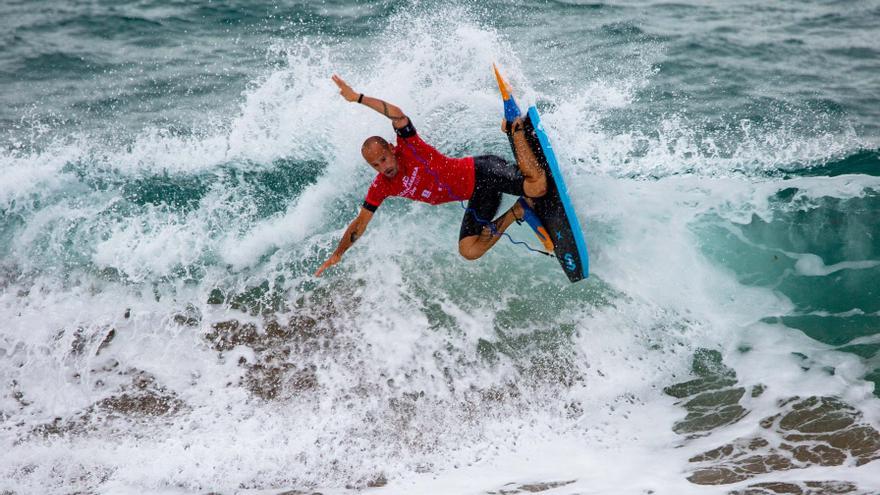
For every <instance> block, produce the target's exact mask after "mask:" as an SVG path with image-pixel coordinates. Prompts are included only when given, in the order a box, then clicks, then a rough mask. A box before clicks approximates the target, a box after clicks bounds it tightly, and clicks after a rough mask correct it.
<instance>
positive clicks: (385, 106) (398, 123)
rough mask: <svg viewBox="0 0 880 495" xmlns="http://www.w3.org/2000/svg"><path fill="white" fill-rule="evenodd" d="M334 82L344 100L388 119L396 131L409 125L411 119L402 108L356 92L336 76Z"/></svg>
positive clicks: (334, 75)
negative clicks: (369, 109)
mask: <svg viewBox="0 0 880 495" xmlns="http://www.w3.org/2000/svg"><path fill="white" fill-rule="evenodd" d="M333 82H334V83H336V85H337V86H339V94H341V95H342V97H343V98H345V99H346V100H348V101H352V102H358V103H360V104H361V105H365V106H368V107H370V108H372V109H373V110H375V111H377V112H379V113H381V114H382V115H384V116H386V117H388V118H389V119H391V125H393V126H394V128H395V129H400V128H401V127H405V126H406V124H409V118H408V117H407V116H406V115H404V113H403V110H401V109H400V107H398V106H396V105H392V104H391V103H388V102H387V101H384V100H380V99H379V98H373V97H372V96H367V95H365V94H363V93H357V92H355V90H353V89H351V86H349V85H348V83H347V82H345V81H344V80H343V79H342V78H341V77H339V76H337V75H336V74H333Z"/></svg>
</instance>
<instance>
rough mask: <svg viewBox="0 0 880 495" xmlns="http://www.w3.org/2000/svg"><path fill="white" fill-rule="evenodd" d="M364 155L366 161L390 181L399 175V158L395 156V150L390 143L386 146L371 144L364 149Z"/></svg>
mask: <svg viewBox="0 0 880 495" xmlns="http://www.w3.org/2000/svg"><path fill="white" fill-rule="evenodd" d="M362 154H363V155H364V160H366V161H367V163H369V164H370V166H371V167H373V170H375V171H376V172H379V173H380V174H382V175H384V176H385V177H387V178H389V179H393V178H394V176H395V175H397V172H398V169H399V167H398V166H397V157H395V156H394V148H392V147H391V144H390V143H389V144H387V145H384V146H383V145H381V144H379V143H371V144H370V145H369V146H367V147H366V148H364V149H363V151H362Z"/></svg>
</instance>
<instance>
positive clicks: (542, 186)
mask: <svg viewBox="0 0 880 495" xmlns="http://www.w3.org/2000/svg"><path fill="white" fill-rule="evenodd" d="M511 127H512V129H511V131H510V132H511V135H512V136H513V150H514V155H515V157H516V165H517V166H518V167H519V170H520V172H522V174H523V192H524V193H525V196H526V197H527V198H540V197H541V196H543V195H545V194H547V174H545V173H544V169H543V168H541V165H540V164H539V163H538V158H537V157H536V156H535V152H534V151H532V147H531V146H529V143H528V142H527V141H526V133H525V125H524V124H523V121H522V119H521V118H519V119H516V120H515V121H513V124H511Z"/></svg>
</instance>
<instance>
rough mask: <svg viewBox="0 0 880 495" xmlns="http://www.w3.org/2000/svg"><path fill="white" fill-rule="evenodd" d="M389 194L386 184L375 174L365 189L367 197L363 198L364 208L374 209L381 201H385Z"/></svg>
mask: <svg viewBox="0 0 880 495" xmlns="http://www.w3.org/2000/svg"><path fill="white" fill-rule="evenodd" d="M388 196H389V192H388V186H387V184H385V182H384V181H383V180H382V177H381V176H378V175H377V176H376V178H375V179H373V183H372V184H370V189H369V190H367V197H366V199H364V208H366V209H368V210H370V211H376V208H378V207H379V205H381V204H382V201H385V198H387V197H388Z"/></svg>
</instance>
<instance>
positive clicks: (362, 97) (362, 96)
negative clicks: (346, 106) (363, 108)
mask: <svg viewBox="0 0 880 495" xmlns="http://www.w3.org/2000/svg"><path fill="white" fill-rule="evenodd" d="M362 101H364V94H363V93H361V95H360V96H358V103H360V102H362Z"/></svg>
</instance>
